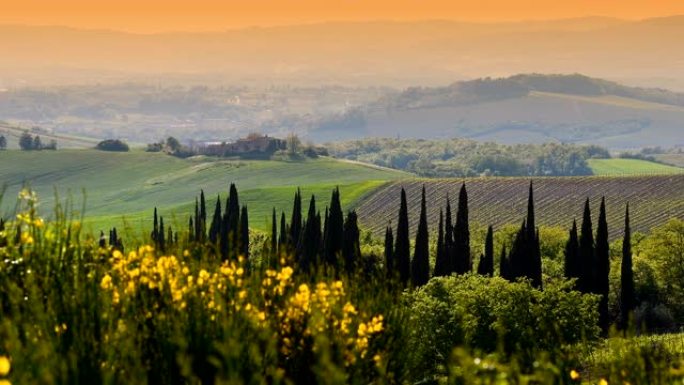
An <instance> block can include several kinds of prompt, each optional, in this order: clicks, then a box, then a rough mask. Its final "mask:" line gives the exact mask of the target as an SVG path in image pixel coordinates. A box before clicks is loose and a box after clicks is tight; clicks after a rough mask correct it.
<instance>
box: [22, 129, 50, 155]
mask: <svg viewBox="0 0 684 385" xmlns="http://www.w3.org/2000/svg"><path fill="white" fill-rule="evenodd" d="M19 148H21V149H22V150H24V151H39V150H56V149H57V141H55V140H54V139H52V140H50V141H49V142H48V143H43V140H42V139H40V135H36V136H33V135H31V134H30V133H29V132H28V131H24V133H23V134H21V136H20V137H19Z"/></svg>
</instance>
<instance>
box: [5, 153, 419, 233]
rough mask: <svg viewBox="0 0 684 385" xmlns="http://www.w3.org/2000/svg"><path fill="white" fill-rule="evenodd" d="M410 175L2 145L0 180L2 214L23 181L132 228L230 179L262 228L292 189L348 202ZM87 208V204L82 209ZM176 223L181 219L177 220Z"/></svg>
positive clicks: (324, 162)
mask: <svg viewBox="0 0 684 385" xmlns="http://www.w3.org/2000/svg"><path fill="white" fill-rule="evenodd" d="M407 176H409V174H406V173H404V172H401V171H396V170H389V169H383V168H380V167H376V166H370V165H364V164H360V163H353V162H345V161H337V160H333V159H328V158H319V159H307V160H302V161H259V160H217V159H213V158H205V157H196V158H190V159H178V158H175V157H172V156H168V155H165V154H161V153H147V152H142V151H132V152H128V153H114V152H102V151H95V150H58V151H41V152H36V151H28V152H25V151H0V185H2V184H4V185H5V186H6V187H7V192H6V196H5V199H4V200H3V201H2V202H1V203H2V206H0V212H2V213H11V212H12V211H13V210H14V204H15V202H14V197H15V196H16V194H17V193H18V191H19V190H20V189H21V187H22V185H23V184H24V183H28V184H29V185H30V186H31V188H32V189H33V190H34V191H36V192H37V193H38V194H39V196H41V197H42V203H41V205H43V206H45V207H51V206H52V205H54V203H55V200H54V196H55V193H57V194H58V196H59V198H60V200H62V201H63V200H64V199H66V198H69V197H71V201H72V204H73V208H74V209H75V210H76V211H78V212H83V211H85V212H84V213H85V214H86V225H87V226H92V228H93V230H107V229H108V228H110V227H112V226H119V227H121V226H123V225H124V222H125V223H127V224H128V226H130V227H131V229H132V230H133V231H134V232H135V233H137V232H138V231H139V230H140V228H141V225H142V224H143V223H145V222H149V221H151V220H152V218H151V212H152V209H153V208H154V207H155V206H156V207H158V208H159V209H160V210H162V211H164V212H165V213H166V214H167V218H171V217H172V215H171V214H173V213H177V214H179V218H183V219H182V225H183V226H185V225H186V223H185V220H186V216H187V214H188V213H189V212H190V210H191V205H192V204H193V202H194V200H195V197H196V196H198V194H199V192H200V190H201V189H204V191H205V192H206V194H207V198H208V199H212V198H214V197H215V196H216V194H221V196H222V197H224V198H225V197H226V194H227V191H228V186H229V185H230V183H235V184H237V185H238V186H239V188H240V190H241V191H243V192H244V194H243V199H245V201H246V202H249V203H250V214H251V215H252V224H253V226H254V227H255V228H257V229H262V230H265V229H267V228H268V226H270V216H271V210H272V209H273V208H274V207H275V208H279V209H282V210H286V209H289V207H291V204H292V196H293V195H294V192H295V191H296V189H297V187H301V188H302V193H303V194H304V195H305V196H307V195H310V194H316V195H317V197H319V199H321V200H322V203H323V202H325V199H329V196H330V191H331V190H332V188H334V187H335V186H337V185H339V186H340V189H341V190H342V191H343V192H344V194H343V195H344V199H345V200H346V202H345V203H348V204H349V205H350V206H351V205H352V204H353V203H354V202H355V201H356V200H357V199H358V198H360V197H362V196H364V195H365V194H366V193H368V192H369V191H371V190H373V189H374V188H376V187H378V186H380V185H382V184H383V183H385V182H386V181H390V180H394V179H400V178H405V177H407ZM83 208H85V210H83ZM177 225H180V222H179V223H178V224H177Z"/></svg>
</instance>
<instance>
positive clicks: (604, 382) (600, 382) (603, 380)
mask: <svg viewBox="0 0 684 385" xmlns="http://www.w3.org/2000/svg"><path fill="white" fill-rule="evenodd" d="M599 385H608V381H607V380H606V379H605V378H602V379H601V380H600V381H599Z"/></svg>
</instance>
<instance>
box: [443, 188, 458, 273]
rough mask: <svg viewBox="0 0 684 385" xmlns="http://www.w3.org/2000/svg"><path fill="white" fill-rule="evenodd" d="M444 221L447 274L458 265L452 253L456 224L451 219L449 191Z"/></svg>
mask: <svg viewBox="0 0 684 385" xmlns="http://www.w3.org/2000/svg"><path fill="white" fill-rule="evenodd" d="M444 220H445V223H444V254H446V271H447V275H449V274H451V272H452V271H455V269H456V265H455V262H454V261H453V258H452V255H453V252H452V251H453V250H454V224H453V222H452V221H451V202H450V199H449V193H447V196H446V213H445V218H444Z"/></svg>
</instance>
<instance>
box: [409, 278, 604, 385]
mask: <svg viewBox="0 0 684 385" xmlns="http://www.w3.org/2000/svg"><path fill="white" fill-rule="evenodd" d="M597 304H598V299H597V297H595V296H592V295H584V294H581V293H579V292H576V291H572V290H570V284H569V283H567V282H557V283H555V282H552V283H547V285H546V287H545V290H544V291H540V290H537V289H534V288H533V287H532V286H531V285H530V284H529V282H527V281H520V282H515V283H511V282H508V281H506V280H504V279H501V278H485V277H481V276H475V275H466V276H453V277H448V278H435V279H432V280H431V281H430V282H429V283H428V284H427V285H426V286H424V287H423V288H421V289H418V290H417V291H416V292H415V293H414V294H413V295H412V298H411V305H410V306H411V347H412V349H413V351H414V352H415V354H414V357H413V358H414V361H413V363H412V364H413V365H412V371H413V375H414V377H416V379H418V378H419V377H421V376H424V375H427V376H432V375H433V374H435V373H440V372H443V371H444V370H445V369H444V368H446V365H447V363H448V359H449V357H450V355H451V352H452V349H453V348H454V346H466V347H468V348H470V349H471V350H473V351H479V352H483V353H494V352H496V353H499V356H501V357H508V356H511V355H515V356H516V359H518V360H519V361H520V363H521V365H523V366H525V365H529V364H531V363H532V361H533V360H534V357H535V355H536V354H537V353H538V352H556V351H557V350H559V349H560V348H562V347H563V346H566V345H569V344H574V343H578V342H580V341H585V340H586V341H593V340H596V339H597V338H598V335H599V329H598V327H597V325H596V319H597V317H598V313H597Z"/></svg>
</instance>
